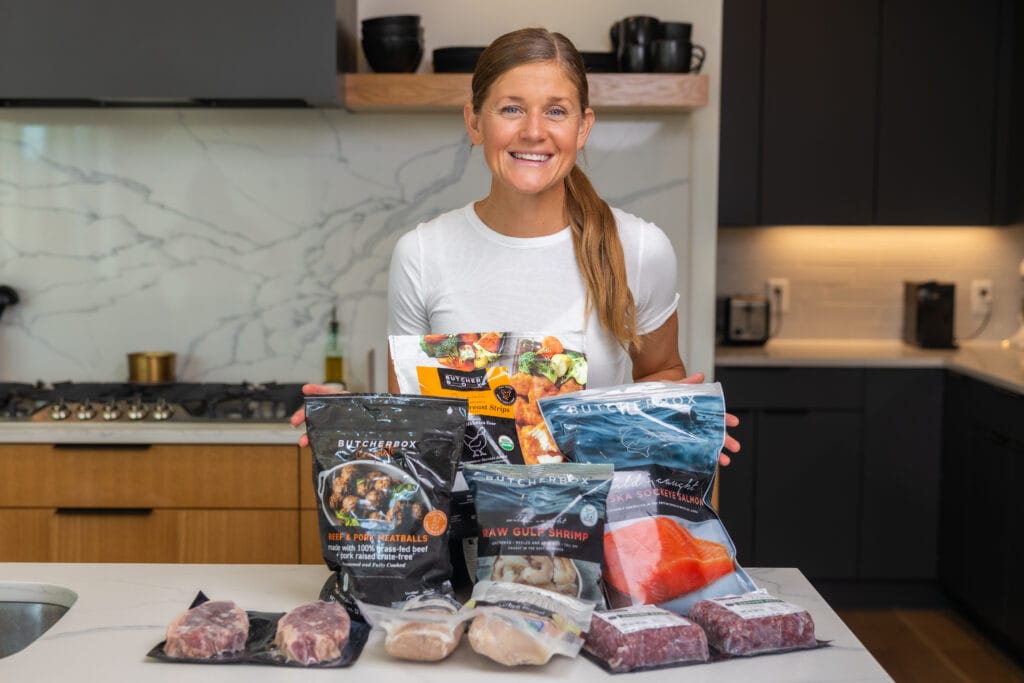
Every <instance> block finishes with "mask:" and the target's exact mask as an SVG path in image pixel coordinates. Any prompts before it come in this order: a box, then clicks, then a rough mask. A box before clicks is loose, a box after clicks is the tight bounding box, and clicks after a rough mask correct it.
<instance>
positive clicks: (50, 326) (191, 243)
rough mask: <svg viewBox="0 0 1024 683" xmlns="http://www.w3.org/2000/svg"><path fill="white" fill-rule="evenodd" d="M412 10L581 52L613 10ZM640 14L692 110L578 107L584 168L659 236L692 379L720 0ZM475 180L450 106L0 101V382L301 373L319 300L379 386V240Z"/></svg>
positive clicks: (315, 343) (473, 157)
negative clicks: (675, 26) (144, 365)
mask: <svg viewBox="0 0 1024 683" xmlns="http://www.w3.org/2000/svg"><path fill="white" fill-rule="evenodd" d="M391 5H393V6H394V10H392V9H390V8H389V7H390V6H391ZM410 6H411V5H410V3H408V2H404V3H387V2H383V1H381V2H369V1H368V2H360V3H359V10H360V13H361V16H372V15H378V14H387V13H392V11H401V12H408V11H409V8H410ZM415 7H416V11H420V12H421V13H425V16H424V25H425V26H428V27H429V26H431V25H433V26H435V27H439V26H441V25H448V26H450V27H452V28H453V30H454V31H457V33H455V34H453V35H457V36H458V37H459V39H460V40H458V41H457V42H456V43H455V44H485V43H486V42H487V41H489V40H490V38H491V37H493V35H492V34H494V33H495V30H496V29H497V27H499V26H500V27H501V30H507V29H511V28H514V27H518V26H519V25H525V24H533V23H536V18H529V17H527V16H526V15H523V14H520V12H523V11H532V12H534V17H538V18H550V19H551V20H552V23H551V27H553V28H560V27H561V28H567V27H575V28H579V27H583V26H587V27H589V28H588V29H587V33H586V35H587V36H589V37H587V38H586V39H583V38H577V40H579V42H580V43H581V46H583V47H584V48H588V47H590V46H591V45H594V44H595V43H596V42H597V41H600V40H602V39H603V38H604V37H605V36H606V35H607V30H608V27H609V26H610V24H611V23H612V21H613V20H614V19H616V18H618V17H620V16H622V15H623V14H626V13H627V12H626V11H624V10H623V9H622V7H621V3H612V2H599V3H593V4H591V3H561V4H558V3H556V4H554V5H552V4H550V3H546V4H545V3H541V2H536V0H527V1H525V2H519V3H515V4H514V6H511V7H510V6H505V5H500V6H499V5H497V4H495V5H488V4H485V3H467V2H462V0H446V2H444V3H430V4H429V5H428V4H427V3H422V4H417V5H415ZM531 8H532V9H531ZM584 8H585V11H582V10H583V9H584ZM541 10H543V11H541ZM428 11H429V13H430V14H426V13H427V12H428ZM644 11H650V12H651V13H654V14H658V15H660V16H662V17H664V18H673V19H692V20H693V21H694V22H695V24H696V28H695V38H696V39H697V40H698V42H700V41H701V40H703V41H704V44H705V46H706V47H707V50H708V55H709V56H708V60H707V63H706V67H705V72H706V73H709V74H710V75H711V93H712V98H711V99H712V101H711V103H710V104H709V106H708V107H705V108H703V109H701V110H700V111H698V112H696V113H693V114H690V115H679V114H674V115H635V116H627V115H607V114H603V113H601V112H600V111H599V112H598V123H597V125H596V126H595V128H594V131H593V133H592V135H591V138H590V141H589V143H588V146H587V150H586V156H585V161H584V168H585V170H586V171H587V172H588V174H590V175H591V177H592V179H593V180H594V183H595V185H596V186H597V188H598V190H599V191H600V192H601V193H602V194H603V195H604V196H605V198H606V199H608V201H609V202H610V203H612V204H613V205H616V206H620V207H622V208H624V209H626V210H628V211H631V212H633V213H636V214H638V215H640V216H643V217H644V218H647V219H649V220H652V221H654V222H655V223H658V224H659V225H660V226H662V227H663V228H664V229H665V231H666V232H667V233H668V234H669V236H670V238H671V239H672V240H673V242H674V244H675V246H676V250H677V252H678V254H679V256H680V282H679V289H680V292H681V294H682V296H683V299H682V303H681V305H680V317H681V320H682V321H683V324H682V326H681V330H680V342H681V346H682V349H683V352H684V357H685V358H686V359H687V361H688V364H689V365H690V367H691V368H693V369H704V370H710V368H711V363H712V354H713V348H712V347H713V343H712V342H713V308H712V304H711V298H710V297H708V296H707V294H708V292H710V290H711V289H712V283H713V281H714V263H715V261H714V250H715V233H716V231H715V225H716V222H717V220H716V215H715V212H716V208H715V197H716V196H717V177H718V170H717V168H718V151H717V147H718V143H717V140H718V95H717V93H718V72H719V68H718V61H719V60H718V55H719V54H720V35H719V34H720V24H721V2H720V0H692V1H690V2H683V3H677V2H671V3H670V2H652V3H639V4H636V5H635V6H634V5H632V4H631V5H630V10H629V12H628V13H634V12H644ZM538 12H540V13H539V14H538ZM560 24H561V25H560ZM428 35H436V36H438V39H439V40H443V39H445V38H444V36H443V34H442V33H440V30H439V29H428ZM576 35H577V33H573V36H574V38H575V37H576ZM578 35H581V36H582V35H584V34H582V33H580V34H578ZM451 40H452V41H454V40H455V39H454V38H451ZM691 169H699V172H695V173H692V174H691ZM487 186H488V174H487V170H486V167H485V166H484V164H483V162H482V159H481V156H480V155H479V153H473V154H470V152H469V147H468V144H467V142H466V139H465V131H464V128H463V124H462V121H461V116H459V115H458V114H431V115H395V114H389V115H370V114H360V115H353V114H349V113H347V112H344V111H341V110H331V109H325V110H252V109H249V110H246V109H237V110H231V109H180V110H176V109H151V110H143V109H5V110H0V283H2V284H9V285H12V286H14V287H15V288H16V289H18V290H19V292H20V293H21V295H22V301H21V303H19V304H18V305H16V306H12V307H9V308H8V309H7V311H6V312H5V313H4V314H3V316H2V318H0V381H35V380H40V379H41V380H46V381H61V380H75V381H84V380H93V381H117V380H121V379H124V378H125V376H126V374H127V371H126V368H125V359H124V354H125V353H126V352H129V351H138V350H164V349H166V350H171V351H175V352H177V353H178V354H179V370H178V377H179V379H181V380H186V381H241V380H249V381H256V382H260V381H271V380H275V381H307V380H319V379H320V377H321V374H322V367H321V353H322V346H323V342H324V332H325V329H326V321H327V318H328V315H329V312H330V309H331V306H332V305H335V304H337V305H338V307H339V316H340V318H341V323H342V325H341V326H342V336H343V340H344V343H345V345H346V349H347V355H348V357H349V361H350V371H349V379H350V380H351V383H352V384H353V386H354V387H355V388H359V389H365V388H367V380H368V375H369V374H370V373H369V372H368V366H367V353H368V352H369V351H370V350H371V349H372V350H374V351H375V352H376V361H375V364H374V371H373V373H372V374H373V375H374V377H375V378H376V388H377V389H381V388H383V384H384V383H383V381H382V378H383V377H384V365H383V364H384V353H383V351H384V329H385V326H384V320H385V313H386V311H385V287H386V273H387V264H388V260H389V257H390V252H391V248H392V246H393V245H394V242H395V240H396V239H397V238H398V236H399V235H400V234H402V233H403V232H404V231H406V230H408V229H410V228H411V227H413V226H414V225H415V224H416V223H417V222H419V221H421V220H424V219H427V218H430V217H432V216H434V215H436V214H437V213H440V212H441V211H444V210H447V209H451V208H455V207H458V206H462V205H464V204H465V203H467V202H469V201H472V200H474V199H477V198H479V197H481V196H483V195H484V194H485V193H486V189H487ZM687 321H692V322H691V323H689V324H688V323H687Z"/></svg>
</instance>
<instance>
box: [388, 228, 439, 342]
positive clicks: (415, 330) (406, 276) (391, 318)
mask: <svg viewBox="0 0 1024 683" xmlns="http://www.w3.org/2000/svg"><path fill="white" fill-rule="evenodd" d="M422 275H423V268H422V256H421V253H420V242H419V235H418V231H417V230H411V231H409V232H407V233H405V234H404V235H402V236H401V237H400V238H399V240H398V243H397V244H395V248H394V250H393V251H392V252H391V267H390V269H389V271H388V334H389V335H398V334H428V333H429V332H430V317H429V315H428V314H427V305H426V300H425V298H424V297H425V296H426V294H425V292H424V289H423V285H422V282H423V277H422Z"/></svg>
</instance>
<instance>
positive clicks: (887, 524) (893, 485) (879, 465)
mask: <svg viewBox="0 0 1024 683" xmlns="http://www.w3.org/2000/svg"><path fill="white" fill-rule="evenodd" d="M942 398H943V382H942V373H941V372H940V371H937V370H930V369H926V370H916V369H901V370H890V369H881V370H878V369H870V370H865V371H864V443H863V447H864V448H863V454H864V463H863V486H864V492H865V495H864V498H863V505H862V506H861V513H860V517H861V520H860V521H861V528H862V529H864V530H865V533H863V534H861V552H860V570H859V572H858V576H859V577H860V578H863V579H920V578H924V577H927V578H934V577H935V576H936V572H937V557H938V525H937V524H936V521H937V520H938V518H939V476H940V475H939V473H940V471H941V465H942V463H941V453H942V433H941V430H940V429H939V428H938V424H939V423H940V417H941V415H942Z"/></svg>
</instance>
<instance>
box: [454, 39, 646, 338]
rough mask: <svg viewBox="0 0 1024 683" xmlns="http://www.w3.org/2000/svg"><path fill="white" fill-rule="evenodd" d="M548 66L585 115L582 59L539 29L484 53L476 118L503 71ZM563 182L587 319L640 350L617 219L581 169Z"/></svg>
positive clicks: (476, 82)
mask: <svg viewBox="0 0 1024 683" xmlns="http://www.w3.org/2000/svg"><path fill="white" fill-rule="evenodd" d="M549 61H554V62H557V63H558V65H559V66H561V67H562V70H563V71H564V72H565V75H566V77H568V78H569V80H570V81H571V82H572V83H573V85H574V86H576V91H577V93H578V94H579V99H580V107H581V111H585V110H586V109H587V108H588V107H589V106H590V89H589V86H588V84H587V74H586V69H585V68H584V66H583V57H581V56H580V53H579V51H578V50H577V49H576V46H575V45H573V44H572V42H571V41H570V40H569V39H568V38H566V37H565V36H564V35H562V34H561V33H553V32H551V31H548V30H546V29H542V28H524V29H520V30H518V31H512V32H511V33H506V34H505V35H503V36H500V37H498V38H497V39H495V40H494V42H492V43H491V44H490V45H489V46H488V47H487V49H486V50H484V51H483V53H482V54H481V55H480V59H479V60H478V61H477V64H476V70H475V71H474V72H473V99H472V106H473V111H474V112H476V113H477V114H479V113H480V109H481V107H482V106H483V103H484V100H485V99H487V95H488V93H489V92H490V89H491V86H492V85H493V84H494V82H495V81H496V80H498V78H500V77H501V76H502V75H503V74H504V73H505V72H507V71H509V70H511V69H513V68H515V67H517V66H521V65H523V64H529V63H532V62H549ZM564 182H565V210H566V214H567V218H568V220H569V227H570V229H571V230H572V244H573V249H574V251H575V253H576V263H577V264H578V265H579V268H580V274H581V275H582V276H583V285H584V287H585V289H586V293H587V299H586V315H587V317H589V316H590V311H596V312H597V319H598V321H599V322H600V323H601V327H603V328H604V329H605V330H607V331H608V332H609V333H610V334H611V335H612V336H613V337H615V339H616V341H618V342H619V344H620V345H622V347H623V348H625V349H626V350H627V351H629V350H633V349H636V348H638V347H639V345H640V337H639V335H638V334H637V330H636V304H635V302H634V301H633V293H632V292H631V291H630V290H629V285H628V283H627V280H626V258H625V255H624V254H623V252H622V241H621V240H620V239H619V232H618V227H617V226H616V223H615V216H613V215H612V210H611V207H609V206H608V203H607V202H606V201H604V200H603V199H601V197H600V196H599V195H598V194H597V191H596V190H595V189H594V186H593V185H592V184H591V182H590V179H589V178H587V175H586V174H585V173H584V172H583V170H582V169H581V168H580V167H579V165H576V166H573V168H572V171H570V172H569V175H568V176H567V177H566V178H565V181H564ZM609 276H610V277H609Z"/></svg>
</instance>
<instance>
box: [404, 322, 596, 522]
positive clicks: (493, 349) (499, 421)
mask: <svg viewBox="0 0 1024 683" xmlns="http://www.w3.org/2000/svg"><path fill="white" fill-rule="evenodd" d="M388 342H389V345H390V350H391V359H392V362H393V363H394V367H395V374H396V376H397V377H398V386H399V390H400V391H401V392H402V393H403V394H423V395H427V396H442V397H449V398H462V399H466V400H467V401H468V402H469V424H468V425H467V427H466V440H465V445H464V447H463V451H462V463H490V462H498V463H511V464H515V465H522V464H527V465H530V464H536V463H542V462H563V461H564V460H565V458H564V457H563V456H562V454H561V453H559V451H558V447H557V446H556V445H555V442H554V440H553V439H552V438H551V434H550V432H548V429H547V426H546V425H545V424H544V420H543V419H542V418H541V415H540V410H539V409H538V408H537V400H538V399H539V398H541V397H543V396H552V395H555V394H559V393H566V392H570V391H579V390H580V389H584V388H585V387H586V384H587V359H586V356H585V355H584V354H583V353H582V352H581V351H578V350H574V349H580V348H581V346H582V338H581V336H580V335H571V334H563V335H560V336H558V337H554V336H550V335H548V336H543V335H528V334H520V333H511V332H467V333H462V334H427V335H423V336H418V335H402V336H391V337H389V339H388ZM460 471H461V465H460ZM472 513H473V503H472V500H471V498H470V497H469V492H468V489H467V487H466V483H465V480H464V479H463V478H462V477H461V476H459V477H458V478H457V479H456V485H455V509H454V514H453V519H452V534H453V536H455V537H457V538H462V537H472V536H475V535H476V529H475V525H474V524H473V522H472Z"/></svg>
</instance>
